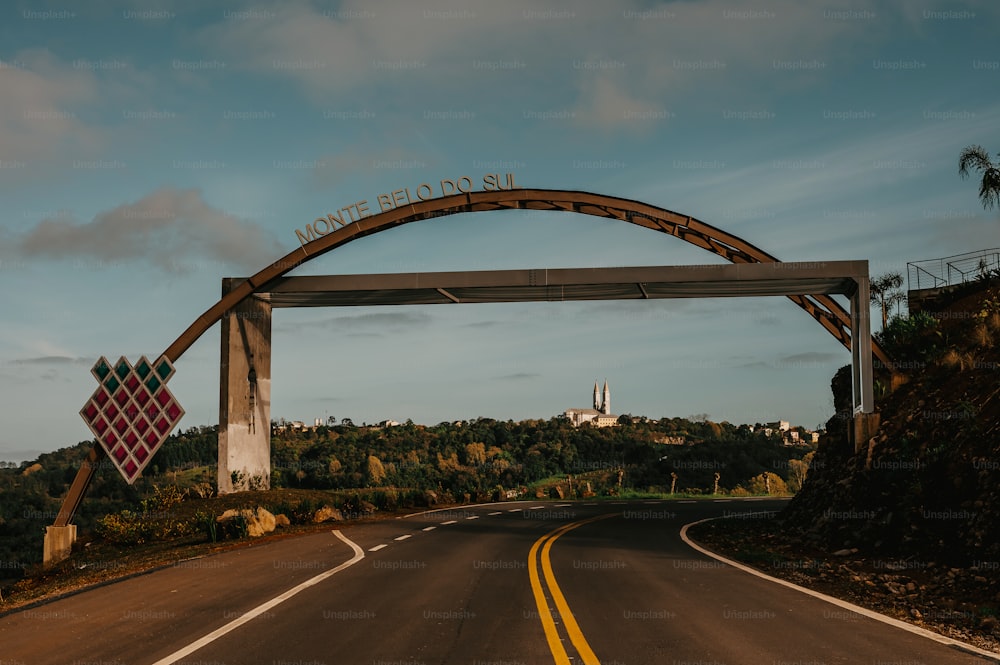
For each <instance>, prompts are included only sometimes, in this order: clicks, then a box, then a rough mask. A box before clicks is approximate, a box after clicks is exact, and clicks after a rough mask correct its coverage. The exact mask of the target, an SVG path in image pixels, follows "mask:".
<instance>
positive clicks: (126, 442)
mask: <svg viewBox="0 0 1000 665" xmlns="http://www.w3.org/2000/svg"><path fill="white" fill-rule="evenodd" d="M90 372H91V374H93V375H94V378H95V379H97V382H98V383H99V384H100V385H99V386H98V387H97V390H95V391H94V394H93V395H91V396H90V399H89V400H87V403H86V404H85V405H84V406H83V409H81V410H80V417H82V418H83V421H84V422H85V423H87V427H89V428H90V431H91V432H93V433H94V436H95V437H96V438H97V441H98V443H99V444H100V446H101V447H102V448H104V451H105V452H106V453H107V454H108V459H110V460H111V461H112V463H114V465H115V467H116V468H117V469H118V473H120V474H122V477H123V478H124V479H125V482H127V483H128V484H129V485H131V484H132V483H134V482H135V479H136V478H138V477H139V475H140V474H141V473H142V470H143V469H144V468H145V467H146V465H147V464H149V461H150V460H151V459H153V455H154V454H155V453H156V451H157V449H158V448H159V447H160V445H161V444H162V443H163V442H164V440H166V438H167V435H169V434H170V432H172V431H173V429H174V427H176V426H177V423H178V422H180V419H181V418H182V417H184V409H182V408H181V405H180V404H178V403H177V400H176V399H174V396H173V394H172V393H171V392H170V390H169V389H168V388H167V386H166V383H167V381H168V380H169V379H170V377H171V376H173V374H174V366H173V365H172V364H171V362H170V361H169V360H167V359H166V358H165V357H163V356H160V357H159V358H158V359H157V361H156V362H155V363H150V362H149V361H148V360H146V356H142V357H141V358H139V362H137V363H136V364H135V367H133V366H132V365H131V364H130V363H129V361H128V360H126V359H125V356H122V357H121V358H119V359H118V362H117V363H115V365H114V367H112V366H111V364H110V363H109V362H108V360H107V358H105V357H104V356H101V359H100V360H98V361H97V364H95V365H94V367H93V369H91V370H90Z"/></svg>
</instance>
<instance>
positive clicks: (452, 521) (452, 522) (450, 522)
mask: <svg viewBox="0 0 1000 665" xmlns="http://www.w3.org/2000/svg"><path fill="white" fill-rule="evenodd" d="M457 521H458V520H448V521H447V522H441V524H442V525H445V524H454V523H455V522H457Z"/></svg>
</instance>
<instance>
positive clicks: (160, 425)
mask: <svg viewBox="0 0 1000 665" xmlns="http://www.w3.org/2000/svg"><path fill="white" fill-rule="evenodd" d="M153 427H155V428H156V429H157V431H158V432H159V433H160V434H163V435H166V433H167V432H169V431H170V423H168V422H167V419H166V418H160V419H159V420H157V421H156V424H155V425H153Z"/></svg>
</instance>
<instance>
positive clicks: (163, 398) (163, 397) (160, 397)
mask: <svg viewBox="0 0 1000 665" xmlns="http://www.w3.org/2000/svg"><path fill="white" fill-rule="evenodd" d="M156 401H157V402H159V403H160V406H166V405H167V403H168V402H169V401H170V393H169V392H167V389H166V388H161V389H160V392H158V393H156Z"/></svg>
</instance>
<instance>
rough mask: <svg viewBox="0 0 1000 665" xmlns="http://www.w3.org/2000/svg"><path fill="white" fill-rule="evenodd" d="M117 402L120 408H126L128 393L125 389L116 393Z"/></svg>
mask: <svg viewBox="0 0 1000 665" xmlns="http://www.w3.org/2000/svg"><path fill="white" fill-rule="evenodd" d="M115 401H116V402H118V406H125V404H126V403H127V402H128V391H127V390H125V389H124V388H120V389H119V390H118V392H116V393H115Z"/></svg>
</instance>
